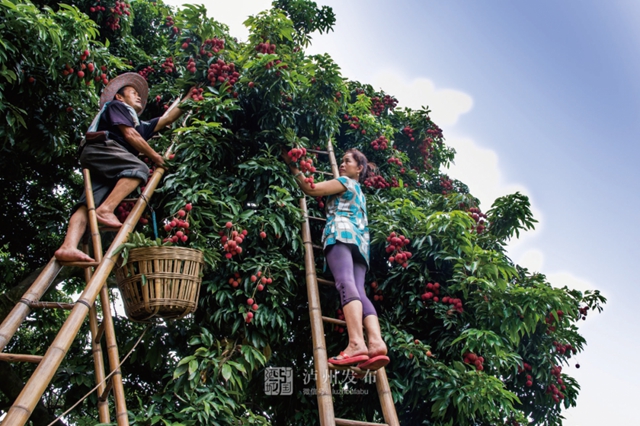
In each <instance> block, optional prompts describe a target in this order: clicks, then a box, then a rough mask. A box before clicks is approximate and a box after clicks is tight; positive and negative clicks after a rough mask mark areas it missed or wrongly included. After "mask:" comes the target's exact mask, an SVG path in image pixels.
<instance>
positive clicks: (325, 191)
mask: <svg viewBox="0 0 640 426" xmlns="http://www.w3.org/2000/svg"><path fill="white" fill-rule="evenodd" d="M282 158H284V162H285V163H287V166H288V167H289V170H291V172H292V173H293V176H294V178H295V180H296V182H298V186H300V189H301V190H302V192H304V193H305V194H307V195H309V196H312V197H324V196H327V195H336V194H342V193H343V192H345V191H346V190H347V188H345V187H344V185H343V184H342V183H340V181H339V180H337V179H332V180H329V181H326V182H318V183H316V184H315V187H314V188H311V184H310V183H308V182H305V180H304V177H305V176H304V174H303V173H302V172H301V171H300V170H299V169H298V168H297V167H296V166H295V163H293V161H291V158H290V157H289V155H288V154H287V152H286V151H285V150H284V149H283V150H282Z"/></svg>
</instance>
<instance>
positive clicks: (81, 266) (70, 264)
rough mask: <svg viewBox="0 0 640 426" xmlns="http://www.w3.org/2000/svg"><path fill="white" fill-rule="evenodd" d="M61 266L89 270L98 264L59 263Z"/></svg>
mask: <svg viewBox="0 0 640 426" xmlns="http://www.w3.org/2000/svg"><path fill="white" fill-rule="evenodd" d="M60 264H61V265H62V266H78V267H80V268H91V267H95V266H98V265H99V264H100V262H60Z"/></svg>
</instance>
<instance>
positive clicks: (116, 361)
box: [100, 283, 129, 426]
mask: <svg viewBox="0 0 640 426" xmlns="http://www.w3.org/2000/svg"><path fill="white" fill-rule="evenodd" d="M100 302H101V304H102V323H103V325H104V335H105V339H106V343H107V355H108V357H109V366H110V368H111V371H112V372H113V371H115V373H114V374H113V376H111V383H112V384H113V394H114V398H115V403H116V404H115V405H116V421H117V423H118V426H128V425H129V416H128V414H127V404H126V401H125V397H124V386H123V384H122V372H121V371H120V355H119V354H118V344H117V342H116V332H115V329H114V327H113V316H111V307H110V304H109V290H108V289H107V284H106V283H105V284H104V285H103V286H102V290H100Z"/></svg>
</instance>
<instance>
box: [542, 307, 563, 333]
mask: <svg viewBox="0 0 640 426" xmlns="http://www.w3.org/2000/svg"><path fill="white" fill-rule="evenodd" d="M556 315H558V321H562V317H563V316H564V312H562V311H561V310H558V311H556ZM544 321H545V322H546V323H547V325H548V326H549V327H548V329H547V334H549V333H551V332H554V331H556V327H555V326H554V325H552V324H554V323H555V322H556V319H555V317H554V316H553V313H552V312H549V314H548V315H547V317H546V318H545V320H544Z"/></svg>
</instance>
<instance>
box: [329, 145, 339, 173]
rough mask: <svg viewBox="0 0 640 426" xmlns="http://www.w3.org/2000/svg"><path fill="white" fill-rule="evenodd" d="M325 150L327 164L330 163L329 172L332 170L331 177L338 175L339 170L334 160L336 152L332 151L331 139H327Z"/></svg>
mask: <svg viewBox="0 0 640 426" xmlns="http://www.w3.org/2000/svg"><path fill="white" fill-rule="evenodd" d="M327 151H328V152H329V164H331V172H333V177H334V178H336V179H337V178H338V177H340V170H339V169H338V163H337V162H336V154H335V152H334V151H333V143H331V139H329V140H328V141H327Z"/></svg>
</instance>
